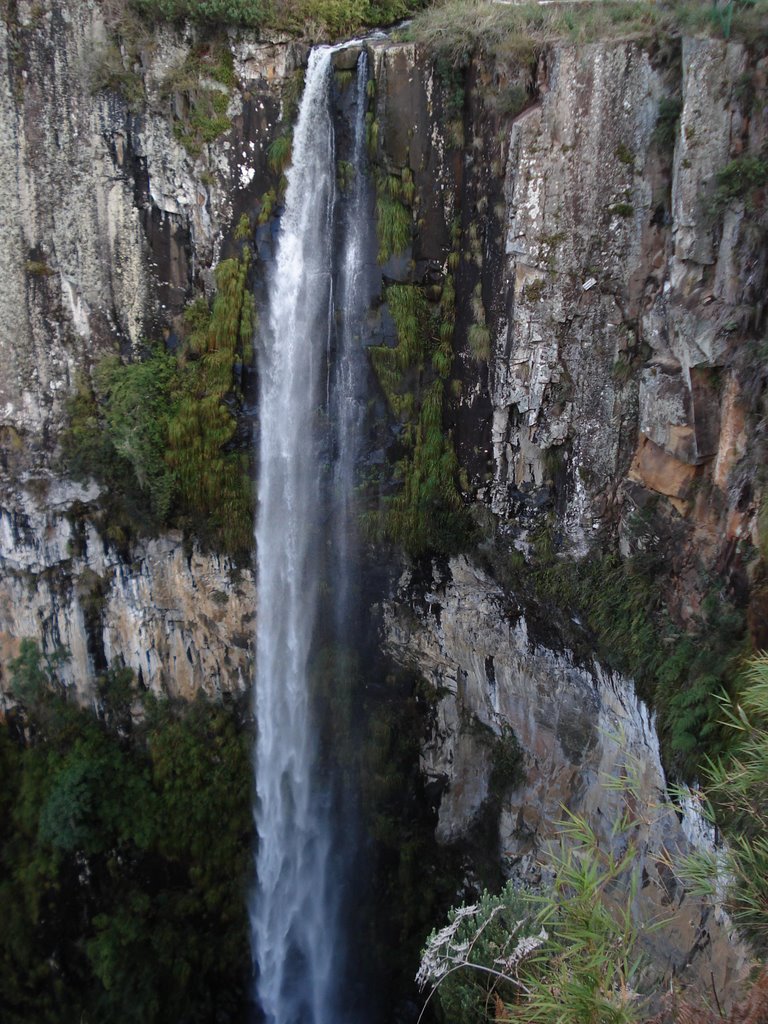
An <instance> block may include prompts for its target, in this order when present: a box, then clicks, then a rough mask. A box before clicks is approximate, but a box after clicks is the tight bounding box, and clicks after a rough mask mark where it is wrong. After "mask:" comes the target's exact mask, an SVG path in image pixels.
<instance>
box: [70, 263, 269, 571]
mask: <svg viewBox="0 0 768 1024" xmlns="http://www.w3.org/2000/svg"><path fill="white" fill-rule="evenodd" d="M249 260H250V250H249V249H248V247H247V246H243V255H242V258H241V259H239V260H238V259H229V260H224V261H223V262H222V263H220V264H219V266H218V267H217V268H216V283H217V288H218V290H217V293H216V296H215V298H214V301H213V306H212V308H209V307H208V304H207V302H206V301H205V300H204V299H199V300H197V301H196V302H195V303H193V304H192V306H190V308H189V310H188V312H187V316H186V327H187V339H186V344H185V345H184V347H183V348H182V349H181V351H180V352H179V353H178V354H176V355H171V354H169V353H166V352H164V351H163V350H162V349H159V348H158V349H155V350H154V351H153V352H152V353H151V354H149V355H148V356H147V358H145V359H144V360H142V361H140V362H134V363H128V364H123V363H122V362H121V361H120V360H119V359H118V358H117V357H116V356H114V357H110V358H107V359H105V360H103V361H102V363H100V364H99V366H98V367H97V368H96V371H95V373H94V379H93V386H92V387H91V386H90V384H89V383H88V382H86V381H81V382H80V386H79V388H78V391H77V393H76V394H75V396H74V397H73V398H72V399H71V401H70V405H69V414H70V426H69V429H68V431H67V432H66V434H65V435H64V437H63V438H62V450H63V455H64V459H65V461H66V464H67V467H68V469H69V472H70V473H71V474H72V476H73V477H74V478H75V479H88V478H94V479H96V480H97V481H98V482H99V483H101V484H102V485H103V486H104V488H105V492H106V493H105V499H104V500H105V503H106V512H107V521H108V523H109V526H108V530H107V534H108V536H110V537H111V539H113V540H116V541H117V540H122V539H125V538H126V536H129V535H130V534H131V533H132V532H140V533H141V532H154V531H156V530H158V529H159V528H160V527H162V526H164V525H169V524H174V525H177V526H180V527H183V528H185V529H187V530H189V531H190V532H191V533H192V534H193V535H194V536H195V537H196V538H198V539H200V540H202V541H203V543H207V544H210V545H213V546H215V547H218V548H219V549H222V550H225V551H228V552H230V553H231V554H234V555H236V556H240V557H243V556H245V555H246V554H247V553H248V552H249V551H250V548H251V542H252V537H251V534H252V500H253V499H252V493H251V492H252V484H251V480H250V476H249V469H250V462H249V456H248V454H247V453H245V452H241V451H238V450H237V448H236V446H235V444H234V435H235V430H236V426H237V423H236V419H235V416H234V415H233V413H232V410H231V403H230V396H231V395H232V394H233V392H234V389H235V369H236V366H237V364H238V363H239V362H240V361H241V360H246V361H247V360H250V358H251V337H252V334H253V328H254V308H253V298H252V296H251V293H250V291H249V289H248V284H247V279H248V267H249Z"/></svg>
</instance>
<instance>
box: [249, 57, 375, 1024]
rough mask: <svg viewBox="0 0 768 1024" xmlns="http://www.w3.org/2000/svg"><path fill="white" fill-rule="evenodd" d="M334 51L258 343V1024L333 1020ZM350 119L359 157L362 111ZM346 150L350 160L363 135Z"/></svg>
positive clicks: (338, 343)
mask: <svg viewBox="0 0 768 1024" xmlns="http://www.w3.org/2000/svg"><path fill="white" fill-rule="evenodd" d="M334 49H338V47H335V48H330V47H321V48H317V49H315V50H313V51H312V53H311V54H310V59H309V65H308V68H307V72H306V80H305V81H306V84H305V89H304V95H303V98H302V101H301V106H300V110H299V116H298V121H297V123H296V126H295V129H294V136H293V161H292V166H291V168H290V169H289V171H288V174H287V179H288V185H287V190H286V193H285V207H284V213H283V216H282V221H281V226H280V234H279V238H278V242H277V251H276V258H275V262H274V265H273V267H272V274H271V277H270V279H269V282H268V310H267V315H266V316H265V317H264V324H263V327H262V329H261V332H260V337H259V339H258V340H259V346H258V350H259V356H258V358H259V424H260V438H259V485H258V511H257V522H256V547H257V570H258V607H257V623H258V625H257V637H256V684H255V701H254V707H255V714H256V727H257V739H256V749H255V755H254V771H255V779H256V800H255V807H254V819H255V824H256V830H257V835H258V846H257V852H256V876H257V880H256V885H255V889H254V892H253V896H252V900H251V905H250V921H251V941H252V952H253V958H254V969H255V973H256V992H255V996H256V1001H257V1003H258V1004H259V1006H260V1009H261V1011H262V1013H263V1014H264V1017H265V1019H266V1021H267V1024H299V1022H301V1024H338V1021H339V1010H338V999H337V989H338V983H339V974H340V973H341V972H340V969H339V964H338V962H337V961H338V951H339V947H340V946H341V945H342V943H341V939H340V936H339V935H338V925H337V921H338V918H339V907H340V895H339V891H338V890H339V886H340V880H339V878H338V877H337V876H338V874H339V872H338V870H336V871H334V861H335V858H336V851H337V846H338V844H337V842H336V840H335V839H334V834H333V831H334V807H333V803H334V800H333V796H332V783H331V782H329V781H328V779H324V780H323V781H322V783H321V782H320V780H318V779H317V778H316V774H317V773H316V772H315V766H316V758H317V754H318V751H317V742H316V732H317V729H316V726H315V723H314V722H313V720H312V700H311V694H310V667H311V666H310V660H311V652H312V644H313V637H314V632H315V627H316V623H317V620H318V591H319V585H320V582H321V580H320V577H321V575H322V573H323V571H324V564H325V563H324V559H325V558H326V557H327V551H328V547H329V544H330V548H331V551H334V550H336V552H337V554H336V556H334V555H333V554H332V555H331V558H330V561H333V560H334V557H335V558H336V561H338V557H339V556H340V557H344V556H345V554H346V548H345V547H344V545H345V543H346V541H344V540H343V539H341V538H340V537H338V536H336V538H335V539H334V537H333V536H331V537H328V536H326V535H327V533H328V532H329V527H328V518H329V517H327V516H324V515H323V513H322V512H321V509H323V508H325V507H330V508H331V510H333V509H334V508H338V509H340V510H341V514H342V515H344V516H347V518H348V515H347V513H348V512H349V500H348V497H346V496H345V493H344V491H345V489H348V488H351V480H352V476H353V474H354V468H353V463H354V460H355V458H356V455H355V445H354V443H350V442H349V439H348V434H349V431H351V430H354V429H355V423H356V417H357V413H356V412H355V411H354V408H352V411H349V410H348V409H347V403H346V401H345V400H344V398H343V393H344V392H345V389H346V390H347V391H348V392H349V394H350V395H351V391H350V390H349V389H352V390H354V388H355V386H356V385H355V381H354V379H353V377H354V374H353V376H352V377H350V376H349V375H348V374H347V373H346V371H345V370H344V369H343V368H338V369H330V370H329V369H328V365H329V361H330V356H331V354H332V353H333V355H334V358H333V360H332V362H333V363H334V364H335V366H336V367H339V364H340V362H341V360H340V358H339V356H340V354H341V353H342V352H343V351H344V350H345V348H346V347H348V346H349V345H351V344H352V336H351V335H349V336H348V338H347V340H346V341H345V340H344V338H345V335H346V334H347V329H346V328H345V329H342V330H341V331H340V332H339V339H337V337H336V331H335V320H336V313H335V304H334V261H335V254H334V251H333V250H334V234H335V232H334V211H335V205H336V185H335V179H336V159H335V143H334V131H333V122H332V117H331V110H330V99H329V91H330V83H331V76H332V67H331V57H332V53H333V52H334ZM361 73H362V75H363V78H362V79H361V78H360V75H359V76H358V93H359V96H358V97H357V105H358V108H362V107H363V106H364V103H365V92H364V88H365V81H364V76H365V69H364V68H363V71H362V72H361ZM361 82H362V85H361ZM358 114H359V117H358V120H359V122H360V132H361V141H360V146H361V147H362V146H363V142H362V139H363V138H364V131H363V117H364V111H363V110H362V109H360V110H359V111H358ZM355 132H356V134H357V128H356V129H355ZM355 147H356V152H358V144H357V140H356V142H355ZM363 151H364V150H363V149H360V150H359V152H358V156H359V155H360V154H361V153H362V152H363ZM355 187H356V188H358V187H360V188H362V186H358V185H356V186H355ZM351 205H354V201H353V202H352V204H351ZM340 235H341V239H342V248H343V250H345V252H342V253H341V254H340V259H341V266H342V269H341V270H340V272H339V274H338V276H339V288H338V291H339V294H340V296H341V303H342V306H343V307H345V312H347V311H349V309H350V307H352V306H354V305H355V303H356V301H357V300H356V299H355V268H354V262H355V260H356V259H357V257H356V256H355V254H354V252H353V251H350V250H349V247H348V246H347V245H346V244H345V243H344V241H343V240H344V238H346V237H347V236H348V235H349V232H348V231H346V230H342V231H341V232H340ZM347 385H349V387H347ZM327 390H330V392H331V395H328V394H327ZM324 406H325V407H326V411H327V413H328V416H330V418H331V420H333V421H334V422H335V426H334V427H333V428H331V429H328V428H327V427H325V426H324V423H325V422H326V417H325V416H324ZM353 407H354V403H353ZM329 435H330V437H329ZM333 450H335V451H336V454H337V456H338V458H337V459H336V462H337V468H336V469H334V470H332V472H331V477H332V481H331V490H332V492H333V494H334V495H335V497H334V498H333V499H332V500H331V502H330V503H328V501H327V496H326V492H325V488H326V487H327V486H328V479H327V471H324V469H323V463H324V461H327V459H328V452H329V451H333ZM339 460H340V461H339ZM341 463H343V466H342V465H341ZM324 472H325V474H326V475H325V477H324ZM333 518H334V516H333V513H332V514H331V516H330V519H333ZM331 533H333V530H332V529H331ZM329 575H330V573H329ZM333 575H334V577H336V576H337V574H336V573H334V574H333Z"/></svg>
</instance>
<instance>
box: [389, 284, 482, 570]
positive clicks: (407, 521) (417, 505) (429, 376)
mask: <svg viewBox="0 0 768 1024" xmlns="http://www.w3.org/2000/svg"><path fill="white" fill-rule="evenodd" d="M446 289H448V294H450V295H451V296H452V294H453V291H452V289H453V282H452V280H451V279H450V278H447V279H446V282H445V286H444V290H443V292H444V295H445V294H446ZM386 298H387V304H388V306H389V310H390V312H391V314H392V318H393V320H394V321H395V327H396V329H397V339H398V340H397V345H396V346H395V347H394V348H388V347H386V346H376V347H374V348H371V349H369V352H370V354H371V360H372V362H373V367H374V370H375V371H376V375H377V377H378V379H379V383H380V384H381V386H382V389H383V391H384V394H385V395H386V397H387V401H388V403H389V406H390V408H391V410H392V412H393V414H394V415H395V417H396V418H397V419H398V420H399V421H400V422H401V423H402V425H403V433H402V443H403V447H404V448H405V455H404V457H403V458H402V459H401V461H400V463H399V465H398V472H399V475H400V477H401V479H402V489H401V490H400V492H399V493H398V494H396V495H395V496H394V497H392V498H390V499H389V500H388V503H387V507H386V512H385V515H384V519H383V523H379V524H378V525H379V527H382V526H383V532H384V533H385V534H386V535H387V536H389V537H390V538H391V539H392V540H394V541H395V542H396V543H399V544H401V545H402V546H403V547H404V548H405V550H406V551H407V552H408V553H409V554H410V555H412V556H417V555H421V554H424V553H426V552H428V551H445V552H452V551H457V550H460V549H461V548H462V547H464V546H466V543H467V541H468V537H469V535H470V529H469V519H468V513H467V511H466V510H465V508H464V504H463V502H462V499H461V495H460V493H459V491H458V488H457V484H456V480H457V476H458V471H459V467H458V462H457V459H456V453H455V451H454V448H453V444H452V442H451V440H450V438H449V437H448V436H446V434H445V432H444V430H443V395H444V391H445V382H446V380H447V378H448V375H449V373H450V367H451V362H452V346H451V337H452V331H445V330H441V328H442V327H444V326H445V322H444V323H443V324H442V325H440V324H439V320H438V315H439V311H433V310H432V309H431V308H430V304H429V303H428V302H427V299H426V297H425V296H424V293H423V291H422V290H421V289H420V288H419V287H417V286H416V285H391V286H390V287H389V288H388V289H387V293H386ZM449 327H450V323H449ZM429 357H431V358H430V363H429V364H428V363H427V359H428V358H429Z"/></svg>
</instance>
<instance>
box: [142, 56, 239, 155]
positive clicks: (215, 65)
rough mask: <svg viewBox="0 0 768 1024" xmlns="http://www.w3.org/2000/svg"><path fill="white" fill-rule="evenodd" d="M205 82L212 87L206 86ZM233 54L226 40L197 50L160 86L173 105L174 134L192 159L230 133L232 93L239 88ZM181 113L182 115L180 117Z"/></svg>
mask: <svg viewBox="0 0 768 1024" xmlns="http://www.w3.org/2000/svg"><path fill="white" fill-rule="evenodd" d="M206 80H207V81H208V82H209V83H210V84H208V85H206V84H205V82H206ZM236 85H237V78H236V76H235V70H234V61H233V57H232V51H231V50H230V48H229V45H228V43H227V42H226V40H215V41H214V42H213V43H212V44H206V45H205V46H198V47H195V48H194V49H193V50H192V51H191V52H190V53H189V54H188V55H187V56H186V57H185V58H184V60H183V61H181V62H180V63H179V64H178V65H176V67H174V68H172V69H171V70H170V71H169V72H168V74H167V75H166V77H165V79H164V80H163V82H162V83H161V85H160V95H161V96H162V97H163V98H164V99H165V100H166V101H170V100H171V98H172V97H181V98H182V103H174V104H173V107H172V109H173V115H174V120H173V133H174V135H175V137H176V138H177V139H178V140H179V142H180V143H181V144H182V145H183V146H184V148H185V149H186V150H187V152H188V153H189V154H190V155H191V156H198V155H199V154H200V153H201V152H202V149H203V146H206V145H209V144H210V143H211V142H214V141H215V140H216V139H217V138H219V136H220V135H223V134H224V133H225V132H227V131H229V129H230V128H231V127H232V123H231V121H230V120H229V118H228V117H227V108H228V107H229V98H230V92H231V91H232V90H233V89H234V88H235V87H236ZM179 110H182V111H183V113H181V114H180V113H179Z"/></svg>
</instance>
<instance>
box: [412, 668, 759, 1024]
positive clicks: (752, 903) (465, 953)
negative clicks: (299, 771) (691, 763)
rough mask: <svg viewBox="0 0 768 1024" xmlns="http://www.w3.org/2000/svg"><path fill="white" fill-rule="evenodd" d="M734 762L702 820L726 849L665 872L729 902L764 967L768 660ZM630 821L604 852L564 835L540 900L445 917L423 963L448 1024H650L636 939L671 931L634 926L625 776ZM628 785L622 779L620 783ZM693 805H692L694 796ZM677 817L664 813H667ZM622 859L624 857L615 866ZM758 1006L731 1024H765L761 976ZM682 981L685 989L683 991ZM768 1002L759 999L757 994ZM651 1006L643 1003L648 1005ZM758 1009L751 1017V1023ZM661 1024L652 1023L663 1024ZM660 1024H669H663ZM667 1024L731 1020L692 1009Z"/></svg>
mask: <svg viewBox="0 0 768 1024" xmlns="http://www.w3.org/2000/svg"><path fill="white" fill-rule="evenodd" d="M721 712H722V717H723V725H724V727H725V729H726V730H727V731H728V732H729V733H730V736H731V739H730V743H729V753H728V754H727V755H726V756H724V757H720V758H716V759H714V760H709V761H708V762H707V764H706V767H705V772H704V780H703V781H704V783H705V794H706V796H707V798H708V799H707V800H705V801H704V809H705V812H706V813H707V815H708V817H709V819H710V821H711V822H712V823H713V824H714V822H715V821H716V822H717V824H718V826H719V827H720V828H721V829H722V830H723V833H724V835H725V837H726V839H727V845H726V846H725V847H724V848H720V849H718V850H716V851H714V850H713V851H712V852H711V853H706V852H696V853H694V854H692V855H690V856H687V857H684V858H681V859H680V860H676V861H675V860H668V861H667V866H668V867H669V868H670V869H671V870H672V871H673V872H674V873H675V874H676V875H677V876H678V877H682V878H683V879H685V881H686V883H687V885H688V887H689V889H692V890H693V893H694V894H695V895H699V896H704V897H708V898H711V899H712V900H713V901H716V902H718V903H719V902H721V901H722V900H723V893H725V900H724V902H725V906H726V909H727V910H728V912H729V913H730V914H731V915H732V918H733V920H734V923H735V924H736V925H737V927H738V928H739V931H740V933H741V934H742V935H743V936H745V937H747V938H748V939H749V941H750V942H751V943H752V946H753V949H754V951H755V953H756V954H757V955H758V956H760V957H761V958H764V957H765V955H766V953H768V838H767V836H768V801H767V800H766V793H768V657H767V656H766V655H761V656H760V657H757V658H754V659H753V660H752V661H751V662H750V664H749V666H748V669H747V671H746V674H745V678H744V680H743V687H742V693H741V696H740V698H739V700H738V702H734V701H732V700H729V699H727V698H724V699H723V701H722V704H721ZM628 767H629V775H628V777H627V781H626V782H625V783H623V784H622V785H623V786H624V788H625V790H626V796H625V812H624V814H623V816H622V817H621V818H620V820H619V821H618V822H617V823H616V825H615V826H614V829H613V835H612V837H611V839H612V841H609V842H608V843H607V844H606V845H607V846H608V847H609V851H608V852H606V851H605V850H604V849H602V848H601V846H600V845H599V843H598V841H597V838H596V836H595V834H594V832H593V831H592V830H591V829H590V828H589V826H588V825H587V824H586V822H584V821H583V820H582V819H580V818H577V817H573V816H569V817H568V819H567V820H566V821H565V822H564V823H563V824H562V842H561V845H560V849H559V851H557V852H556V853H555V855H554V857H553V858H552V865H553V869H554V881H553V883H552V885H551V886H548V887H546V888H545V889H544V890H543V891H541V892H529V891H526V890H522V891H521V890H519V889H516V888H515V887H514V885H513V883H508V884H507V885H506V887H505V888H504V889H503V890H502V891H501V892H500V893H499V895H498V896H491V895H489V894H488V893H487V892H486V893H484V894H483V896H482V898H481V899H480V900H479V902H478V903H476V904H474V905H472V906H461V907H457V908H455V909H453V910H451V911H450V912H449V915H448V924H447V925H446V927H444V928H442V929H440V930H439V931H433V932H432V934H431V935H430V937H429V938H428V940H427V944H426V946H425V948H424V951H423V953H422V963H421V967H420V970H419V975H418V978H417V980H418V981H419V982H420V984H421V986H422V988H424V987H425V986H427V985H431V991H430V993H429V995H428V1000H429V999H430V998H432V996H433V995H434V996H435V998H436V999H437V1000H438V1002H439V1003H440V1006H441V1009H442V1011H443V1015H444V1018H445V1019H446V1020H460V1021H466V1022H468V1024H481V1022H483V1021H486V1020H488V1019H495V1020H508V1021H521V1022H526V1024H549V1022H555V1024H595V1022H598V1021H599V1022H606V1024H635V1022H638V1024H639V1022H640V1021H643V1020H646V1019H647V1018H648V1014H649V1012H650V1010H649V1007H648V1001H649V1000H648V996H647V992H648V988H649V983H652V982H653V976H652V974H651V973H650V972H649V971H648V969H647V967H646V965H645V964H644V963H643V959H642V957H641V956H640V955H639V954H638V938H639V935H640V931H641V929H642V931H645V932H647V931H648V930H649V929H653V928H659V927H664V921H663V919H661V920H657V921H655V922H641V921H639V920H636V919H634V918H633V916H632V906H633V903H634V899H635V896H636V891H637V882H638V873H639V862H638V850H637V848H636V840H635V839H634V838H633V835H634V831H635V825H636V818H635V811H636V808H635V806H634V795H633V789H632V773H633V771H634V769H633V766H632V765H629V766H628ZM623 774H624V773H623V772H622V775H623ZM686 798H687V799H690V793H688V794H686ZM671 810H674V807H673V806H672V805H671V804H669V803H666V802H665V803H662V805H661V807H660V808H659V812H660V813H663V814H665V813H669V812H670V811H671ZM617 851H619V852H617ZM761 978H762V980H760V981H758V982H757V984H756V986H755V989H754V990H753V991H754V993H755V994H756V995H757V999H756V1000H753V1001H752V1002H751V1003H750V1002H745V1003H744V1004H742V1007H741V1009H736V1010H735V1011H734V1012H733V1013H732V1014H731V1015H730V1016H729V1017H728V1018H727V1019H728V1020H729V1021H732V1022H735V1021H737V1020H739V1021H741V1020H755V1021H756V1020H758V1018H759V1013H758V1009H763V1010H764V1006H765V1002H764V990H765V972H763V975H762V976H761ZM683 981H684V979H683ZM761 991H762V992H763V998H762V1000H761V999H760V992H761ZM643 992H645V993H646V995H643ZM747 1008H750V1011H751V1012H747ZM654 1019H657V1018H654ZM665 1019H667V1018H666V1016H665ZM670 1019H674V1020H676V1021H679V1022H680V1024H683V1022H684V1021H693V1020H696V1021H707V1022H709V1021H713V1022H714V1020H716V1019H718V1020H720V1019H722V1020H724V1019H726V1018H725V1017H724V1016H723V1015H722V1013H720V1014H719V1015H717V1016H715V1015H714V1014H711V1013H709V1012H708V1011H707V1010H706V1009H704V1008H703V1007H702V1006H700V1005H696V1003H695V1001H692V1000H691V997H690V996H689V997H688V998H687V1000H685V1001H684V1002H683V1004H682V1005H678V1006H677V1007H676V1012H674V1013H673V1015H672V1017H670Z"/></svg>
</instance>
